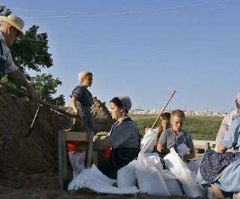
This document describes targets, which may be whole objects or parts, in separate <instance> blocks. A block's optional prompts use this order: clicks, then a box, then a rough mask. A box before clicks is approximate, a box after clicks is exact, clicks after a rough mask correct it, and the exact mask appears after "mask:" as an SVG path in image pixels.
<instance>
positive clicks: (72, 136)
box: [58, 130, 94, 189]
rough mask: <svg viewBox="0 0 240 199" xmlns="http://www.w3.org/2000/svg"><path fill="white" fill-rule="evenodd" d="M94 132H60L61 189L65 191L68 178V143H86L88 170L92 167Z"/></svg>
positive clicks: (59, 165)
mask: <svg viewBox="0 0 240 199" xmlns="http://www.w3.org/2000/svg"><path fill="white" fill-rule="evenodd" d="M93 135H94V133H93V131H87V132H72V131H68V130H65V131H60V132H58V169H59V170H58V173H59V187H60V188H61V189H64V182H65V180H66V178H67V175H68V173H67V171H68V168H67V159H68V153H67V142H68V141H84V142H85V143H86V144H87V148H86V150H87V157H86V158H87V168H90V167H91V164H92V154H93Z"/></svg>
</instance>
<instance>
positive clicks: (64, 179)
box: [62, 132, 68, 184]
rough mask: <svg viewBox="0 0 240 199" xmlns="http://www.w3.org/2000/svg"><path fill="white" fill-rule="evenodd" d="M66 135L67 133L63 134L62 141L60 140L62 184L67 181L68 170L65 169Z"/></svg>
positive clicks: (66, 158) (66, 155)
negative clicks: (61, 149)
mask: <svg viewBox="0 0 240 199" xmlns="http://www.w3.org/2000/svg"><path fill="white" fill-rule="evenodd" d="M66 134H67V132H64V133H63V140H62V148H63V184H65V181H66V179H67V175H68V168H67V160H68V151H67V143H66Z"/></svg>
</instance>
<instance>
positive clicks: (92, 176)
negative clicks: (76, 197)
mask: <svg viewBox="0 0 240 199" xmlns="http://www.w3.org/2000/svg"><path fill="white" fill-rule="evenodd" d="M115 182H116V180H112V179H110V178H108V177H107V176H105V175H104V174H102V172H101V171H99V170H98V168H97V167H96V166H95V165H93V166H92V167H91V169H85V170H83V171H82V172H81V173H80V174H79V175H78V176H76V177H75V178H74V179H73V180H72V182H70V183H69V185H68V190H69V191H70V190H77V189H80V188H89V189H91V190H93V191H95V192H97V193H105V194H120V195H121V194H123V195H124V194H128V195H129V194H131V195H132V194H133V195H135V194H137V193H138V192H139V190H138V189H137V187H128V188H117V187H113V186H112V185H113V183H115Z"/></svg>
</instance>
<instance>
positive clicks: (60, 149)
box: [58, 131, 64, 189]
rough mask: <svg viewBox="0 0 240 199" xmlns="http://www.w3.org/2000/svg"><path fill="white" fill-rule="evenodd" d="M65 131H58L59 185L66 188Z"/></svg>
mask: <svg viewBox="0 0 240 199" xmlns="http://www.w3.org/2000/svg"><path fill="white" fill-rule="evenodd" d="M62 143H63V132H62V131H59V132H58V176H59V187H60V189H64V172H63V145H62Z"/></svg>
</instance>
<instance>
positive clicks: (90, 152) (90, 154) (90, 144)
mask: <svg viewBox="0 0 240 199" xmlns="http://www.w3.org/2000/svg"><path fill="white" fill-rule="evenodd" d="M88 135H89V138H88V140H89V142H88V152H87V154H88V155H87V168H90V167H91V165H92V157H93V136H94V133H93V132H92V131H89V133H88Z"/></svg>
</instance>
